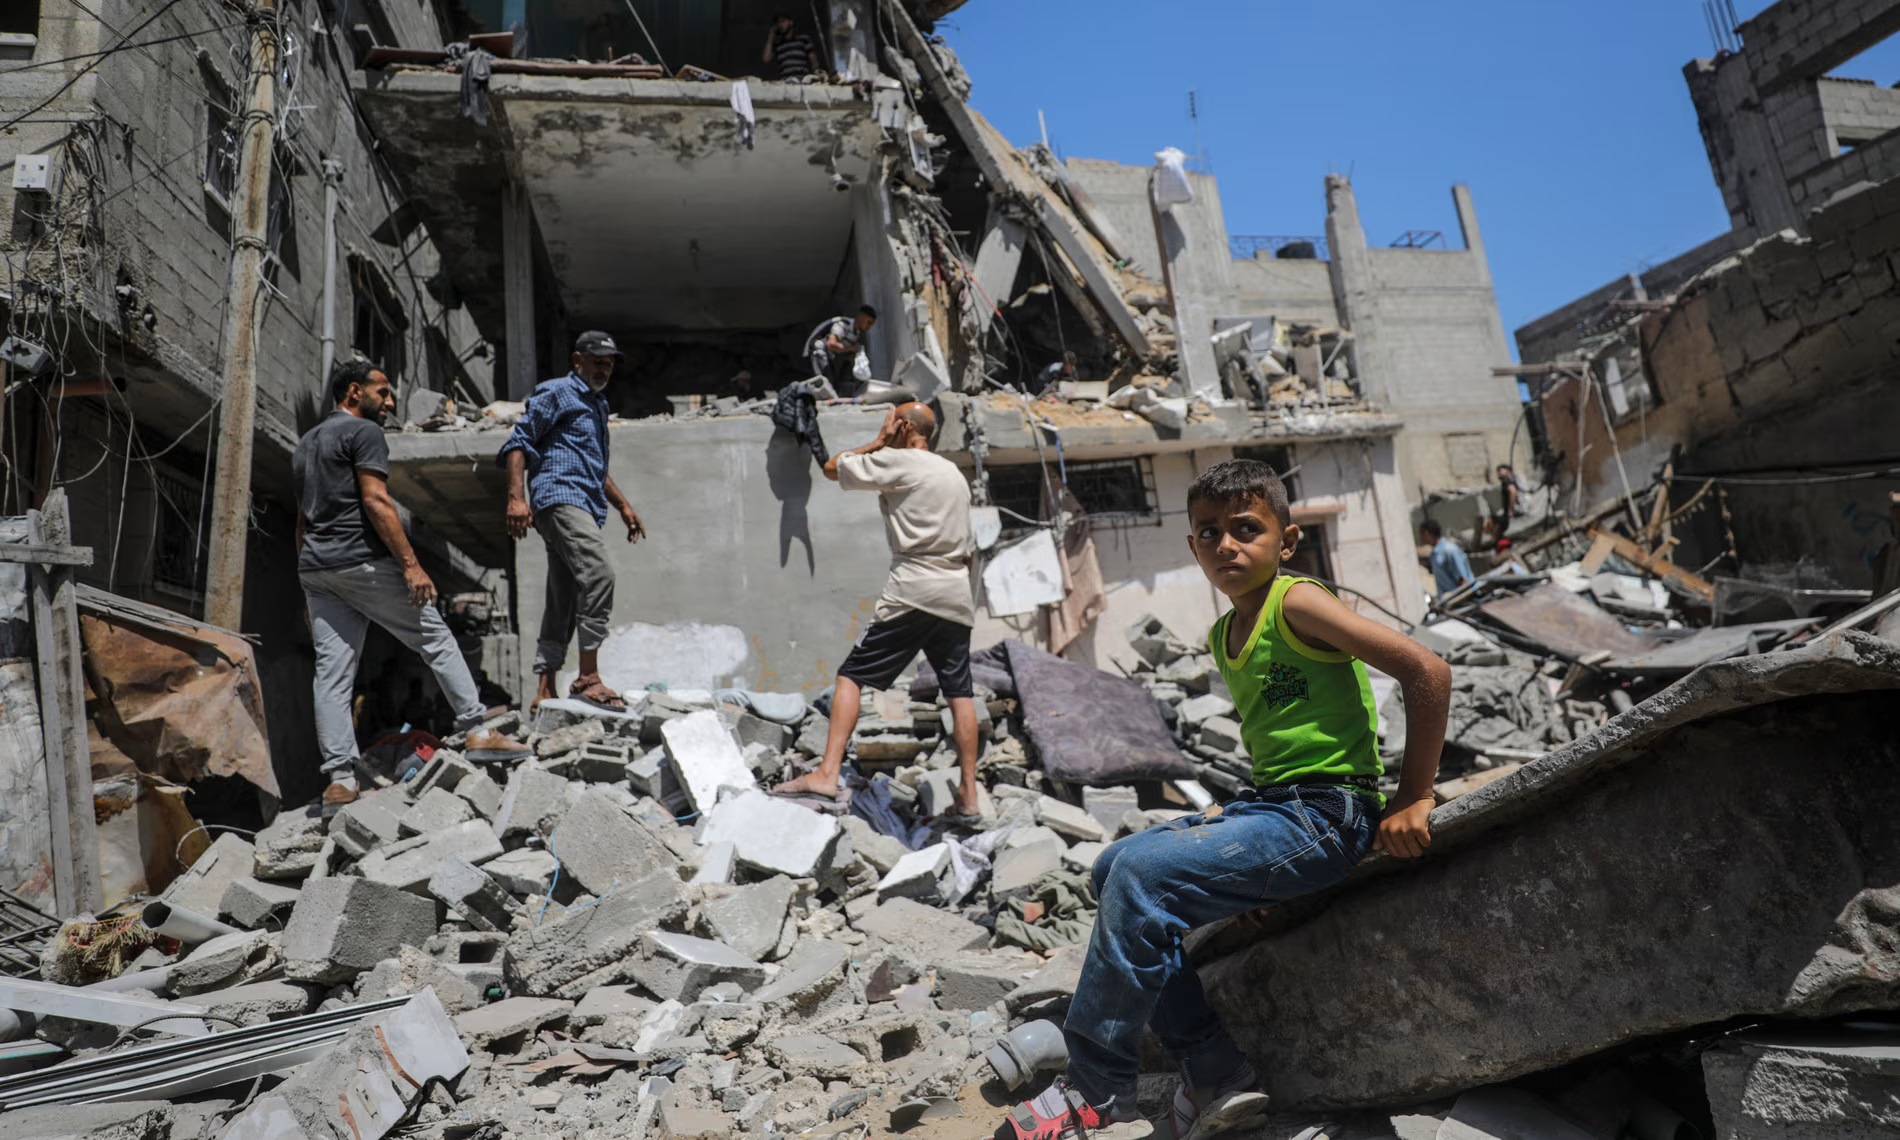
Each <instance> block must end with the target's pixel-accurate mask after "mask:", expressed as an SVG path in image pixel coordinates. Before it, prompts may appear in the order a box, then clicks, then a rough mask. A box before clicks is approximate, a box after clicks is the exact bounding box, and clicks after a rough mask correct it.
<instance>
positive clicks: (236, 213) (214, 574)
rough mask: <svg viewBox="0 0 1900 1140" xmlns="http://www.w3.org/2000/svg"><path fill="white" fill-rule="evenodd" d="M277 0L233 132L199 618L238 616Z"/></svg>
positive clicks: (266, 8) (259, 22) (256, 25)
mask: <svg viewBox="0 0 1900 1140" xmlns="http://www.w3.org/2000/svg"><path fill="white" fill-rule="evenodd" d="M276 78H277V0H257V4H256V6H255V7H254V8H253V9H252V10H251V90H250V94H249V96H248V97H247V100H246V102H245V105H244V120H243V126H242V129H241V131H240V132H239V136H238V137H239V139H240V143H239V145H240V147H241V149H240V151H239V155H238V183H237V193H236V194H235V195H233V197H234V199H235V202H234V209H233V211H232V218H231V224H232V227H233V228H234V229H235V231H236V233H235V235H234V236H233V239H232V244H231V278H230V282H229V292H228V293H227V295H226V301H225V309H224V378H223V379H224V383H223V386H222V388H221V389H220V393H221V396H222V398H223V400H224V406H223V407H222V408H220V409H219V415H218V460H217V472H218V474H217V485H216V486H215V487H214V488H213V490H212V497H211V542H210V561H209V564H208V567H207V569H206V571H205V620H206V621H207V622H210V623H211V624H212V625H217V626H223V627H224V628H225V629H233V630H234V629H237V628H238V627H239V625H240V624H241V623H242V621H243V618H244V548H245V544H246V542H248V541H249V539H250V532H251V436H252V431H253V425H254V423H255V422H256V419H257V325H258V314H259V310H260V304H259V302H260V299H261V298H260V294H261V291H262V290H261V286H262V283H263V275H264V254H265V253H266V252H267V249H268V247H267V245H266V243H265V240H264V238H265V233H266V230H267V229H268V226H269V222H270V217H269V213H270V180H271V135H272V128H273V127H274V126H275V125H276V119H277V109H276V103H277V83H276Z"/></svg>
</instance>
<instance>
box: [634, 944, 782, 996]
mask: <svg viewBox="0 0 1900 1140" xmlns="http://www.w3.org/2000/svg"><path fill="white" fill-rule="evenodd" d="M640 948H641V950H642V952H643V953H644V954H645V955H646V957H645V959H644V960H643V961H639V962H635V963H632V964H631V966H630V967H629V969H630V972H631V973H632V974H633V977H634V980H635V981H637V982H639V983H640V985H641V986H643V987H645V989H646V990H647V992H649V993H651V994H654V995H655V996H657V997H661V998H670V999H672V1000H674V1001H682V1002H690V1001H693V1000H695V999H696V998H698V997H699V995H700V991H702V990H704V989H705V988H706V987H708V986H713V985H718V984H719V983H721V982H733V983H736V984H737V985H738V986H739V988H740V989H742V990H753V989H757V988H758V987H759V985H760V984H761V983H763V982H764V981H765V967H764V966H761V965H759V963H757V962H755V961H753V960H752V959H750V958H748V957H746V956H745V955H744V954H740V953H738V952H737V951H735V950H733V948H732V947H730V946H727V945H726V944H725V943H723V942H714V941H713V940H711V939H709V938H695V937H693V936H692V935H690V934H674V933H673V932H671V931H667V930H651V931H648V932H647V933H646V934H645V935H644V936H643V937H642V938H641V940H640Z"/></svg>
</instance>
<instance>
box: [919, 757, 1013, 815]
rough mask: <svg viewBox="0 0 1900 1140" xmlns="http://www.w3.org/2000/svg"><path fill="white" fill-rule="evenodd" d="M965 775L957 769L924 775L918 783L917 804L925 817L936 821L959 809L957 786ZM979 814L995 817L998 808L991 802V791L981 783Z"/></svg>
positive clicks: (977, 788)
mask: <svg viewBox="0 0 1900 1140" xmlns="http://www.w3.org/2000/svg"><path fill="white" fill-rule="evenodd" d="M962 779H963V774H962V773H961V772H960V771H958V770H957V769H955V768H940V769H938V770H937V771H935V772H926V773H924V776H923V779H921V780H918V781H917V804H918V807H919V808H920V809H921V810H922V811H923V813H924V816H925V817H926V818H929V819H934V818H936V817H937V816H940V815H943V814H945V813H947V812H953V811H955V810H956V809H957V785H958V783H959V782H960V781H961V780H962ZM976 804H977V814H979V815H984V816H993V815H995V814H996V807H995V805H994V804H992V803H991V802H990V790H989V789H988V788H986V787H984V786H983V785H982V784H981V783H978V784H977V786H976Z"/></svg>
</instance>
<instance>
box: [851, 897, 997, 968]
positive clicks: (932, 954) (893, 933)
mask: <svg viewBox="0 0 1900 1140" xmlns="http://www.w3.org/2000/svg"><path fill="white" fill-rule="evenodd" d="M857 927H858V929H859V930H861V931H863V932H864V933H865V934H869V935H872V936H874V937H877V938H880V939H882V940H883V941H885V942H887V943H889V944H890V945H891V946H892V947H893V948H894V949H896V950H898V951H899V952H901V953H903V954H905V955H907V956H908V957H909V958H911V959H912V960H913V961H915V962H918V963H925V962H930V961H932V960H934V959H936V958H937V957H939V956H941V955H943V954H945V953H951V952H955V951H958V950H978V949H982V948H983V947H985V946H988V945H989V941H990V935H989V931H987V930H984V929H983V928H982V927H980V926H978V925H977V924H976V923H974V922H970V921H969V920H967V919H964V918H962V917H960V916H958V915H954V914H951V913H949V912H947V911H941V910H938V909H937V908H936V907H931V906H925V905H924V904H922V903H920V902H915V901H913V900H911V899H892V900H890V901H889V902H886V903H880V904H878V908H877V909H876V910H874V911H872V912H871V913H870V914H868V915H866V916H864V918H862V919H860V920H859V921H858V923H857Z"/></svg>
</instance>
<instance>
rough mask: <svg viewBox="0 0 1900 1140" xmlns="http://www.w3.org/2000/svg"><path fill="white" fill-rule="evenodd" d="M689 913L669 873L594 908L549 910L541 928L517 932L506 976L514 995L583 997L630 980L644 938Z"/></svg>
mask: <svg viewBox="0 0 1900 1140" xmlns="http://www.w3.org/2000/svg"><path fill="white" fill-rule="evenodd" d="M557 913H560V917H558V918H557V917H555V916H556V914H557ZM685 913H686V892H685V888H684V886H683V885H682V884H681V883H680V880H679V876H678V875H676V874H674V873H673V872H672V871H671V870H662V871H658V872H654V873H650V874H649V875H648V876H647V877H646V878H644V879H639V880H637V881H635V882H632V883H623V884H621V886H620V888H619V889H618V890H616V891H615V892H614V893H613V894H611V895H608V896H606V897H604V898H602V899H601V900H600V901H599V902H596V903H594V904H592V905H590V906H586V907H582V908H580V909H577V910H571V911H566V912H556V911H554V910H550V911H549V912H548V914H547V916H546V917H545V918H543V919H542V920H541V924H540V925H539V926H535V927H532V928H531V929H528V930H521V931H517V932H515V933H514V934H513V935H512V936H510V937H509V939H508V946H507V952H506V954H505V955H504V957H503V959H502V974H503V976H504V977H505V978H506V979H507V983H508V988H509V990H510V991H511V992H514V993H523V994H535V995H539V996H550V997H567V998H573V997H579V996H580V995H581V994H583V993H586V992H587V991H588V990H590V989H592V988H594V987H595V986H601V985H609V984H612V983H614V982H624V981H626V980H628V978H629V977H630V975H629V974H628V973H627V972H626V969H625V966H626V959H627V958H628V957H629V956H630V955H631V954H632V953H633V950H634V948H635V947H636V946H637V945H638V944H639V941H640V935H641V934H642V933H643V932H645V931H648V930H653V929H656V928H658V927H660V926H662V925H664V924H666V923H669V922H672V921H674V920H675V919H677V918H679V917H680V916H681V915H682V914H685Z"/></svg>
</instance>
